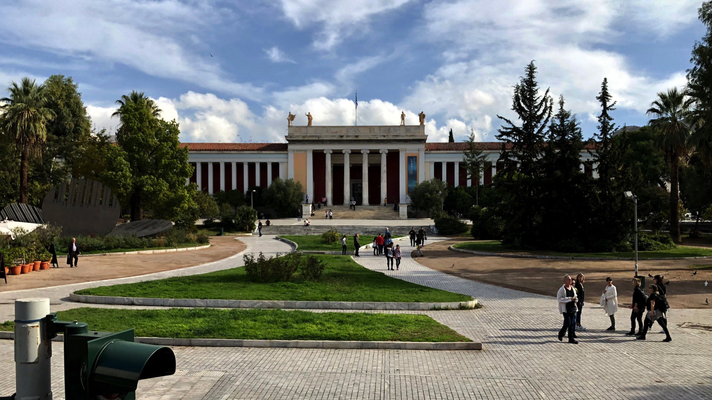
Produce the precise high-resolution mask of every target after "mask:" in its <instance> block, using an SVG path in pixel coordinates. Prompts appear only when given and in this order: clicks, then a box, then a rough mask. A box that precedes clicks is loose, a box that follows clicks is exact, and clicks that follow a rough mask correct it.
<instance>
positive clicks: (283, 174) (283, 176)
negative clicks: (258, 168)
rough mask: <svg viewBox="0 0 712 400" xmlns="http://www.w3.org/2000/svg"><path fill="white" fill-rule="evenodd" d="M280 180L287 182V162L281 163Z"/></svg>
mask: <svg viewBox="0 0 712 400" xmlns="http://www.w3.org/2000/svg"><path fill="white" fill-rule="evenodd" d="M279 179H281V180H283V181H284V180H287V163H285V162H281V163H279Z"/></svg>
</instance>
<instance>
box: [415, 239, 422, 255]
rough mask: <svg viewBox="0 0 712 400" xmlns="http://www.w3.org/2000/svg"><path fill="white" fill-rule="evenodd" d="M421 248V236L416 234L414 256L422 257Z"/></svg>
mask: <svg viewBox="0 0 712 400" xmlns="http://www.w3.org/2000/svg"><path fill="white" fill-rule="evenodd" d="M422 249H423V236H421V235H418V236H416V238H415V250H416V251H415V256H416V257H422V256H423V252H422V251H421V250H422Z"/></svg>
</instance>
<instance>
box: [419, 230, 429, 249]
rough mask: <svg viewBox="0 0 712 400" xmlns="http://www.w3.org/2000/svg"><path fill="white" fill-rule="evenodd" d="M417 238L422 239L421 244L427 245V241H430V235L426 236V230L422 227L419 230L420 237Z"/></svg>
mask: <svg viewBox="0 0 712 400" xmlns="http://www.w3.org/2000/svg"><path fill="white" fill-rule="evenodd" d="M417 237H418V238H419V239H420V244H421V245H423V246H424V245H425V241H426V240H428V235H426V234H425V229H423V227H422V226H421V227H420V229H419V230H418V235H417Z"/></svg>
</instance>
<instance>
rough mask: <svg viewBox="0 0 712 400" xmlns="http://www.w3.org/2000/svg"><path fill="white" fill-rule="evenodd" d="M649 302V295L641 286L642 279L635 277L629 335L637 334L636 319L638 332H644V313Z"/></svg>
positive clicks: (640, 333)
mask: <svg viewBox="0 0 712 400" xmlns="http://www.w3.org/2000/svg"><path fill="white" fill-rule="evenodd" d="M647 302H648V297H647V296H646V295H645V293H644V292H643V289H641V288H640V279H638V278H633V301H632V302H631V303H630V308H631V312H630V332H628V333H626V335H627V336H633V335H635V321H636V320H637V321H638V334H639V335H642V334H643V313H644V312H645V306H646V303H647Z"/></svg>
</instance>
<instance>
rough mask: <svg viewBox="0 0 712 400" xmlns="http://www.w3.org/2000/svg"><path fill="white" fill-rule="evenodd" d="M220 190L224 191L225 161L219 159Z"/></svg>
mask: <svg viewBox="0 0 712 400" xmlns="http://www.w3.org/2000/svg"><path fill="white" fill-rule="evenodd" d="M220 191H221V192H224V191H225V162H224V161H220Z"/></svg>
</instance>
